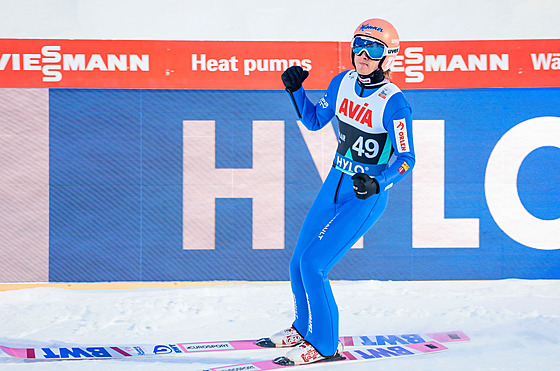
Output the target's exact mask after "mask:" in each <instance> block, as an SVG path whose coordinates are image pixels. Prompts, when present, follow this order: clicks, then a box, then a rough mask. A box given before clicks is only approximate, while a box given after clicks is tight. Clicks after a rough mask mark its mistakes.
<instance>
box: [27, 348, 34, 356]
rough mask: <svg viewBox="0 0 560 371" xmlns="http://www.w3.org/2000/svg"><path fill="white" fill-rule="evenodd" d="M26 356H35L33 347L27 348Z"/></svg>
mask: <svg viewBox="0 0 560 371" xmlns="http://www.w3.org/2000/svg"><path fill="white" fill-rule="evenodd" d="M27 358H35V349H33V348H27Z"/></svg>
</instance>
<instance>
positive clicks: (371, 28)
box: [360, 23, 383, 32]
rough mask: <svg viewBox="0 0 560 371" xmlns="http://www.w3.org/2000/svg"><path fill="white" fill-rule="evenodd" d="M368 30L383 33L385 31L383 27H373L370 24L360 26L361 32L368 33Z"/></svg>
mask: <svg viewBox="0 0 560 371" xmlns="http://www.w3.org/2000/svg"><path fill="white" fill-rule="evenodd" d="M366 30H373V31H379V32H383V29H382V28H381V27H377V26H372V25H370V24H369V23H368V24H363V25H361V26H360V31H366Z"/></svg>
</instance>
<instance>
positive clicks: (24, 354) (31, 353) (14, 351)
mask: <svg viewBox="0 0 560 371" xmlns="http://www.w3.org/2000/svg"><path fill="white" fill-rule="evenodd" d="M0 349H2V351H3V352H4V353H6V354H7V355H9V356H12V357H16V358H35V350H34V349H33V348H11V347H6V346H3V345H0Z"/></svg>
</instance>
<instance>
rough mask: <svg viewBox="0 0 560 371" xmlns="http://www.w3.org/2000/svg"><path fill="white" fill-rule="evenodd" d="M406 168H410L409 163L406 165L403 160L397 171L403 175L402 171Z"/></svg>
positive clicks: (404, 171)
mask: <svg viewBox="0 0 560 371" xmlns="http://www.w3.org/2000/svg"><path fill="white" fill-rule="evenodd" d="M408 169H410V165H408V164H407V163H406V161H405V162H404V163H403V164H402V165H401V167H399V173H400V174H401V175H404V173H406V171H407V170H408Z"/></svg>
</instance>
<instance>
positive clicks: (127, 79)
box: [0, 39, 560, 89]
mask: <svg viewBox="0 0 560 371" xmlns="http://www.w3.org/2000/svg"><path fill="white" fill-rule="evenodd" d="M0 50H1V52H0V88H162V89H174V88H180V89H283V85H282V82H281V79H280V75H281V73H282V72H283V71H284V70H285V69H286V68H287V67H288V66H291V65H301V66H302V67H303V68H305V69H307V70H309V71H310V76H309V78H308V79H307V80H306V81H305V84H304V85H305V87H306V88H307V89H326V88H327V86H328V83H329V81H330V80H331V79H332V78H333V77H334V76H335V75H336V74H337V73H339V72H342V71H344V70H347V69H352V68H353V67H352V63H351V60H350V56H351V52H350V42H311V41H305V42H291V41H290V42H283V41H227V42H224V41H157V40H149V41H139V40H124V41H123V40H51V39H49V40H38V39H0ZM559 53H560V39H550V40H547V39H541V40H500V41H493V40H482V41H481V40H479V41H414V42H412V41H408V42H402V43H401V50H400V53H399V55H398V56H397V57H396V60H395V63H394V64H393V67H392V72H393V75H392V78H391V79H392V80H393V81H394V82H395V83H396V84H397V85H398V86H399V87H401V88H404V89H425V88H492V87H551V86H560V76H559V73H558V71H559V70H560V56H559V55H558V54H559Z"/></svg>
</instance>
